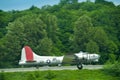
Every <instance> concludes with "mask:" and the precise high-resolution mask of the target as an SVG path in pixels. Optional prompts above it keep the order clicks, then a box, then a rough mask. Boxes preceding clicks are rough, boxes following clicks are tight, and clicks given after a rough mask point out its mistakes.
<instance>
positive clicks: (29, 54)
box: [24, 46, 34, 62]
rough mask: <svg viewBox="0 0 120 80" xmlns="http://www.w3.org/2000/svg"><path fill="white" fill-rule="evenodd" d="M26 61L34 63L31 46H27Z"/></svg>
mask: <svg viewBox="0 0 120 80" xmlns="http://www.w3.org/2000/svg"><path fill="white" fill-rule="evenodd" d="M24 48H25V53H26V60H27V61H28V62H29V61H30V62H31V61H34V58H33V51H32V49H31V48H30V47H29V46H25V47H24Z"/></svg>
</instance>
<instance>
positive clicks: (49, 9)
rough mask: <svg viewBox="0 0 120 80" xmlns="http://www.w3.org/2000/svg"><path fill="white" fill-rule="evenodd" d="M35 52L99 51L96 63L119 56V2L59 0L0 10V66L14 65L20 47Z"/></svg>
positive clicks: (18, 56)
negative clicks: (19, 8)
mask: <svg viewBox="0 0 120 80" xmlns="http://www.w3.org/2000/svg"><path fill="white" fill-rule="evenodd" d="M25 45H28V46H30V47H31V48H32V49H33V51H34V52H35V53H37V54H38V55H46V56H47V55H51V56H52V55H56V56H59V55H71V54H74V53H76V52H79V51H84V52H89V53H97V54H100V55H101V58H100V62H99V64H104V63H105V62H107V61H108V60H109V61H111V62H113V61H116V60H120V5H115V4H113V2H108V1H105V0H95V2H91V1H90V0H86V2H78V0H60V2H59V4H57V5H53V6H50V5H45V6H43V7H42V8H38V7H36V6H34V5H33V6H31V8H29V9H27V10H22V11H17V10H12V11H3V10H0V67H1V68H4V67H17V66H18V61H19V60H20V54H21V49H22V48H23V47H24V46H25Z"/></svg>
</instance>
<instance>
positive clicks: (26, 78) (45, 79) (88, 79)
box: [0, 70, 120, 80]
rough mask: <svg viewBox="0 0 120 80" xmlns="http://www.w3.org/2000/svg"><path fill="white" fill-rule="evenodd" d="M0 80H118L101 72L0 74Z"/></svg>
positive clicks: (118, 79)
mask: <svg viewBox="0 0 120 80" xmlns="http://www.w3.org/2000/svg"><path fill="white" fill-rule="evenodd" d="M0 80H120V77H115V76H111V75H108V74H105V73H104V72H103V71H102V70H61V71H34V72H11V73H10V72H9V73H8V72H5V73H3V72H2V73H0Z"/></svg>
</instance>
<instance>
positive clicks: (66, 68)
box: [0, 65, 103, 72]
mask: <svg viewBox="0 0 120 80" xmlns="http://www.w3.org/2000/svg"><path fill="white" fill-rule="evenodd" d="M102 68H103V65H83V69H90V70H94V69H102ZM46 70H78V68H77V67H76V66H61V67H58V66H54V67H49V66H44V67H39V68H38V69H37V68H36V67H28V68H8V69H0V72H24V71H46Z"/></svg>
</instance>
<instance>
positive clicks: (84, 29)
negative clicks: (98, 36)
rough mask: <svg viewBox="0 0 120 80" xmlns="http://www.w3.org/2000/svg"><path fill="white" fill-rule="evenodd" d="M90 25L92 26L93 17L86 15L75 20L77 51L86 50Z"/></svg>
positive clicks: (74, 40)
mask: <svg viewBox="0 0 120 80" xmlns="http://www.w3.org/2000/svg"><path fill="white" fill-rule="evenodd" d="M90 27H92V23H91V19H90V18H89V17H88V16H86V15H83V16H81V17H80V18H79V19H78V20H77V21H76V22H75V27H74V39H73V42H74V44H73V45H74V46H75V49H76V51H80V50H83V51H85V44H86V43H87V42H88V41H89V39H88V32H89V28H90Z"/></svg>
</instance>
